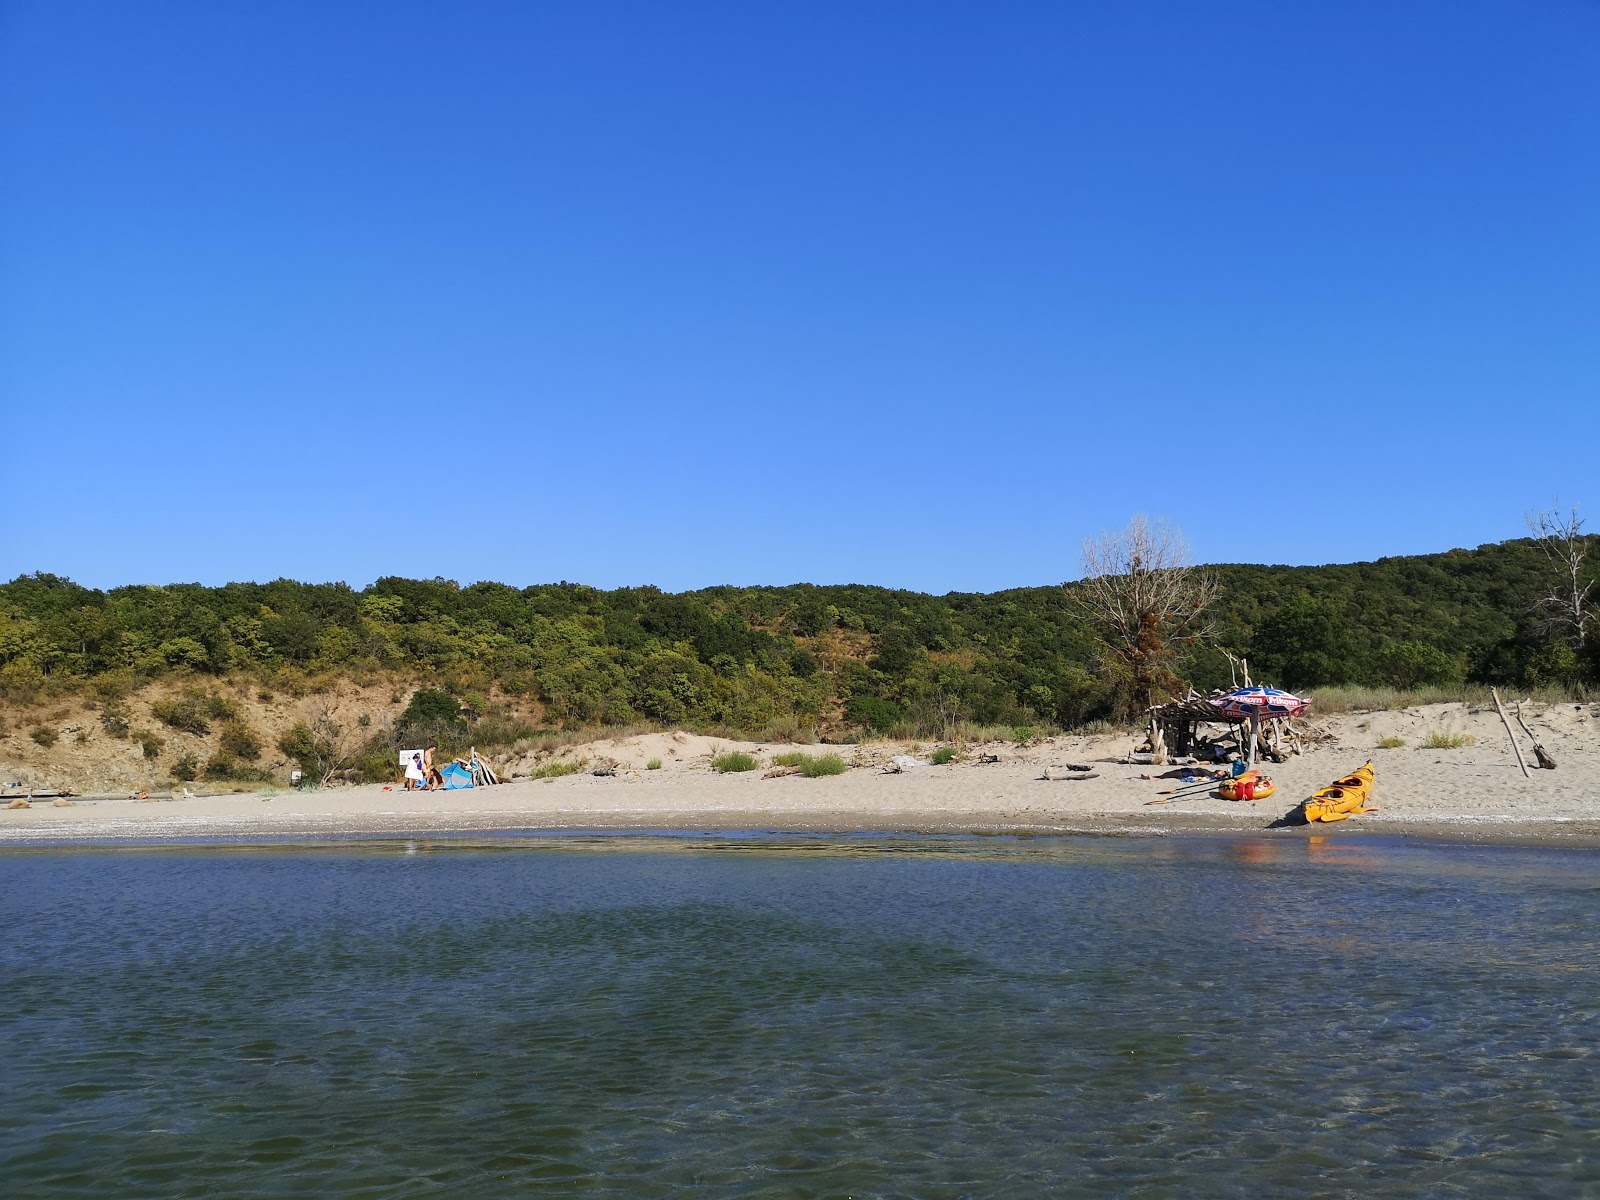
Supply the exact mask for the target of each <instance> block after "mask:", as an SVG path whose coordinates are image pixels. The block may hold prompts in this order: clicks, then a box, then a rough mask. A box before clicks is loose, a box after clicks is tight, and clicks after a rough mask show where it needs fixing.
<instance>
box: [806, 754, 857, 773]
mask: <svg viewBox="0 0 1600 1200" xmlns="http://www.w3.org/2000/svg"><path fill="white" fill-rule="evenodd" d="M849 769H850V768H849V767H848V766H846V765H845V761H844V759H842V758H840V757H839V756H838V755H837V754H819V755H818V756H817V757H815V758H810V757H808V758H807V759H806V760H805V762H803V763H801V764H800V774H802V775H804V776H805V777H806V778H807V779H820V778H821V777H822V776H824V775H843V774H844V773H845V772H846V771H848V770H849Z"/></svg>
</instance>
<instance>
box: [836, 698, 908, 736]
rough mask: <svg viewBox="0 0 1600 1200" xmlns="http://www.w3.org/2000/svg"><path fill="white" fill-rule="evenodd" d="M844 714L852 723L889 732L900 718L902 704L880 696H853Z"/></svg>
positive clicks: (880, 731) (881, 731) (878, 731)
mask: <svg viewBox="0 0 1600 1200" xmlns="http://www.w3.org/2000/svg"><path fill="white" fill-rule="evenodd" d="M844 715H845V720H847V721H849V722H851V723H852V724H855V725H863V726H865V727H866V728H868V729H871V730H874V731H875V732H877V733H887V732H888V731H889V729H890V728H891V727H892V726H893V725H894V724H895V723H896V722H897V721H899V720H900V706H899V705H897V704H895V703H894V702H893V701H890V700H884V699H882V698H881V697H879V696H852V697H851V698H850V703H849V704H848V705H846V706H845V710H844Z"/></svg>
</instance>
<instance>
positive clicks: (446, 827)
mask: <svg viewBox="0 0 1600 1200" xmlns="http://www.w3.org/2000/svg"><path fill="white" fill-rule="evenodd" d="M1532 723H1533V725H1534V728H1535V731H1536V732H1537V733H1538V735H1539V737H1540V739H1541V741H1543V743H1544V744H1545V746H1546V747H1547V748H1548V749H1549V750H1550V751H1551V752H1552V753H1553V754H1554V755H1555V757H1556V759H1557V760H1558V762H1559V764H1560V765H1559V767H1558V769H1556V770H1554V771H1540V770H1535V771H1534V772H1533V777H1532V779H1531V780H1524V779H1523V777H1522V774H1521V772H1520V771H1519V770H1518V768H1517V765H1516V762H1515V760H1514V759H1513V758H1512V755H1511V751H1510V747H1509V745H1508V743H1507V741H1506V737H1505V733H1504V730H1503V729H1502V728H1501V726H1500V722H1499V719H1498V718H1497V717H1496V716H1495V714H1494V712H1493V710H1492V709H1488V710H1478V709H1468V708H1466V707H1465V706H1462V705H1459V704H1457V705H1433V706H1428V707H1426V708H1419V709H1409V710H1400V711H1394V712H1376V713H1355V714H1343V715H1339V716H1334V717H1330V718H1324V719H1322V721H1321V724H1322V726H1323V727H1324V728H1325V729H1326V730H1327V731H1328V733H1329V734H1330V735H1331V737H1330V740H1328V741H1326V742H1324V743H1322V744H1320V745H1318V746H1316V747H1314V748H1312V749H1310V750H1308V752H1307V753H1306V754H1304V755H1302V756H1299V757H1294V758H1291V759H1290V760H1289V761H1288V762H1287V763H1284V764H1281V765H1272V764H1267V769H1268V771H1269V773H1270V774H1271V775H1272V776H1273V777H1274V778H1275V779H1276V780H1277V782H1278V785H1279V790H1278V793H1277V795H1275V796H1274V797H1272V798H1271V799H1268V800H1264V801H1260V802H1257V803H1254V804H1247V803H1229V802H1226V801H1222V800H1218V799H1214V798H1211V797H1201V798H1197V799H1186V800H1181V801H1179V802H1176V803H1169V804H1161V805H1155V806H1152V805H1148V804H1146V801H1148V800H1151V799H1153V798H1154V797H1155V795H1156V793H1157V791H1158V790H1159V789H1161V788H1164V787H1168V786H1171V785H1170V784H1169V783H1167V782H1151V781H1149V780H1144V779H1141V778H1140V775H1141V773H1144V772H1150V771H1159V770H1161V769H1162V768H1149V767H1140V766H1125V765H1118V764H1115V763H1113V762H1110V761H1107V760H1109V759H1113V758H1115V757H1117V756H1120V755H1122V754H1125V753H1126V752H1127V751H1128V750H1130V749H1131V747H1132V739H1131V738H1130V737H1128V736H1120V737H1117V736H1101V737H1093V738H1084V737H1079V738H1074V737H1061V738H1056V739H1051V740H1049V741H1046V742H1042V743H1039V744H1036V745H1033V746H1029V747H1025V748H1019V747H1012V746H999V745H995V746H988V747H981V748H980V747H969V748H968V749H969V752H971V753H977V752H980V751H986V752H989V753H994V754H998V755H999V756H1000V758H1001V761H1000V762H999V763H996V764H978V763H975V762H960V763H954V764H950V765H947V766H942V767H925V768H918V769H915V770H910V771H905V772H902V773H898V774H892V773H885V771H884V770H883V767H884V765H885V764H886V763H887V762H888V760H889V759H890V758H891V757H892V756H893V755H895V754H898V753H903V752H905V751H907V750H914V749H917V747H909V746H903V745H890V744H881V743H880V744H871V745H867V746H860V747H856V746H842V747H800V748H799V749H802V750H805V751H807V752H809V753H827V752H837V753H839V754H841V755H842V756H843V757H844V758H845V759H846V761H847V762H850V763H852V769H851V770H850V771H849V772H848V773H847V774H845V775H841V776H834V777H830V778H821V779H805V778H801V777H799V776H788V777H783V778H775V779H763V778H761V773H760V772H755V773H750V774H742V775H717V774H714V773H713V772H712V771H711V770H710V767H709V758H710V756H711V754H712V753H714V752H716V751H718V750H724V749H746V750H749V751H751V752H752V753H754V754H756V755H757V757H758V758H760V759H761V760H762V761H763V764H764V763H765V760H766V758H767V757H768V756H770V755H771V754H773V753H777V752H779V751H782V750H786V749H795V747H784V746H775V745H772V744H763V743H748V742H747V743H736V742H729V741H724V740H719V739H712V738H706V737H701V736H697V735H691V734H685V733H657V734H650V735H646V736H641V737H634V738H628V739H623V740H617V741H603V742H596V743H592V744H589V745H586V746H581V747H573V748H570V749H569V750H567V751H564V752H563V756H564V757H567V758H574V759H586V760H589V761H590V762H591V763H594V762H600V761H603V760H606V759H613V760H616V761H617V762H619V763H620V764H621V765H620V767H619V768H618V772H619V773H618V774H617V775H615V776H608V777H595V776H593V775H591V774H587V773H585V774H579V775H571V776H567V777H564V778H560V779H551V780H528V779H519V780H515V781H513V782H511V783H509V784H506V785H504V786H501V787H496V788H487V789H477V790H470V791H459V792H434V793H408V792H403V791H400V790H399V789H398V788H396V789H395V790H392V791H386V790H384V789H383V788H381V787H377V786H370V787H359V788H343V789H331V790H328V791H322V792H286V791H280V792H271V793H258V794H251V795H229V796H209V797H199V798H195V799H190V800H184V799H181V798H180V799H178V800H173V801H165V800H160V801H142V802H140V801H130V800H126V799H110V800H89V801H77V802H74V803H73V804H72V805H71V806H70V807H52V806H50V804H49V802H48V801H36V802H35V803H34V806H33V807H32V808H30V809H26V810H15V811H0V844H3V843H12V844H17V843H24V842H37V841H40V840H53V839H63V838H70V839H83V838H90V839H105V838H111V839H125V838H140V839H165V838H186V837H205V838H216V837H221V838H271V837H279V836H285V837H287V836H337V835H348V834H406V833H444V832H469V831H473V830H518V829H522V830H549V829H634V830H637V829H729V830H732V829H745V830H775V831H804V830H815V831H824V830H838V831H849V830H881V831H934V832H964V831H984V832H1005V831H1017V832H1021V831H1035V832H1040V833H1044V832H1068V831H1100V832H1118V831H1128V832H1143V833H1150V834H1158V833H1181V832H1185V831H1212V830H1239V831H1244V830H1261V829H1264V828H1265V827H1266V826H1267V825H1268V824H1269V823H1271V822H1272V821H1273V820H1274V819H1275V818H1277V817H1280V816H1282V815H1283V814H1284V813H1285V812H1287V811H1288V810H1290V809H1291V808H1293V807H1294V805H1295V804H1296V803H1297V802H1298V801H1299V800H1300V799H1302V798H1304V797H1305V796H1306V795H1307V794H1308V793H1309V792H1310V791H1311V790H1312V789H1313V788H1315V787H1317V786H1319V785H1321V784H1323V783H1327V782H1329V781H1330V780H1332V779H1333V778H1335V777H1336V776H1338V775H1340V774H1342V773H1344V772H1345V771H1347V770H1349V769H1351V768H1353V767H1355V766H1358V765H1360V764H1361V763H1362V762H1364V761H1366V760H1367V759H1369V758H1370V759H1372V760H1373V761H1374V763H1375V765H1376V769H1377V779H1378V783H1377V789H1376V793H1375V797H1374V803H1375V804H1376V805H1377V806H1378V808H1379V810H1380V811H1378V812H1376V813H1372V814H1368V815H1366V816H1362V817H1359V818H1356V819H1353V820H1349V821H1344V822H1341V823H1340V824H1338V825H1331V826H1318V827H1315V828H1313V829H1312V830H1311V832H1313V833H1326V834H1337V835H1346V834H1351V833H1363V832H1364V833H1407V834H1432V835H1442V836H1452V837H1468V838H1484V839H1492V840H1508V839H1520V838H1534V839H1557V840H1562V841H1582V842H1585V843H1587V842H1591V841H1594V842H1600V706H1591V705H1583V706H1575V705H1563V706H1551V707H1548V708H1540V709H1538V710H1537V711H1536V712H1535V713H1534V714H1533V716H1532ZM1434 731H1453V732H1460V733H1466V734H1469V735H1471V736H1472V737H1473V738H1475V739H1476V741H1475V744H1473V745H1470V746H1466V747H1463V748H1460V749H1445V750H1427V749H1420V748H1417V747H1419V746H1420V744H1421V742H1422V741H1423V740H1424V739H1425V738H1426V736H1427V734H1428V733H1429V732H1434ZM1384 736H1398V737H1403V738H1405V739H1406V742H1407V746H1406V747H1405V748H1403V749H1393V750H1378V749H1376V745H1377V741H1378V739H1379V738H1381V737H1384ZM920 748H921V749H922V750H924V751H925V750H927V749H929V748H930V747H929V745H928V744H924V745H923V746H922V747H920ZM651 758H660V759H661V760H662V763H663V766H662V768H661V769H660V770H656V771H648V770H645V769H644V767H645V764H646V762H647V761H648V760H649V759H651ZM1530 758H1531V755H1530ZM1069 762H1079V763H1092V764H1093V766H1094V769H1095V770H1096V771H1097V772H1098V773H1099V777H1098V778H1095V779H1091V780H1086V781H1080V782H1067V781H1053V782H1046V781H1043V780H1041V779H1040V776H1041V774H1043V773H1044V771H1045V769H1046V768H1048V767H1051V766H1060V765H1064V764H1066V763H1069ZM511 765H512V766H513V767H516V766H517V765H518V764H511ZM1305 833H1306V830H1305V828H1303V827H1302V828H1300V829H1298V830H1297V829H1287V830H1282V831H1277V832H1276V833H1275V834H1274V836H1304V835H1305Z"/></svg>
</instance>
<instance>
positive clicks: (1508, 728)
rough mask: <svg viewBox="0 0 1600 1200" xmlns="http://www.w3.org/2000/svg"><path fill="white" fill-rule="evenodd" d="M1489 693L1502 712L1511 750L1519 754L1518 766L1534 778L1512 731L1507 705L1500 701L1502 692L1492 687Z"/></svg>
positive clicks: (1526, 777) (1525, 776) (1496, 707)
mask: <svg viewBox="0 0 1600 1200" xmlns="http://www.w3.org/2000/svg"><path fill="white" fill-rule="evenodd" d="M1489 695H1491V696H1493V697H1494V710H1495V712H1497V713H1499V714H1500V724H1502V725H1504V726H1505V727H1506V736H1507V737H1508V738H1510V739H1511V750H1512V753H1514V754H1515V755H1516V756H1517V766H1519V767H1521V768H1522V777H1523V778H1524V779H1532V778H1533V776H1531V775H1529V774H1528V764H1527V762H1526V761H1525V760H1524V759H1523V757H1522V747H1521V746H1519V745H1517V735H1516V734H1514V733H1512V732H1511V721H1510V719H1509V718H1508V717H1507V716H1506V709H1505V705H1503V704H1501V703H1500V693H1499V692H1497V691H1495V690H1494V689H1493V688H1490V689H1489Z"/></svg>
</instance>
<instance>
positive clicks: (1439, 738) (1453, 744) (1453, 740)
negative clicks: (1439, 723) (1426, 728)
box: [1422, 729, 1478, 750]
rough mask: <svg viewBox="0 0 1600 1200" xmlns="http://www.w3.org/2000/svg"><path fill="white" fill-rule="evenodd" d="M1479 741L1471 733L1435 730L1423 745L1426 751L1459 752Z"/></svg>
mask: <svg viewBox="0 0 1600 1200" xmlns="http://www.w3.org/2000/svg"><path fill="white" fill-rule="evenodd" d="M1477 740H1478V739H1477V738H1475V737H1473V736H1472V735H1471V734H1470V733H1456V732H1454V731H1453V730H1449V729H1435V730H1434V731H1433V732H1432V733H1430V734H1429V735H1428V737H1427V740H1426V741H1424V742H1423V743H1422V748H1423V749H1424V750H1459V749H1461V747H1463V746H1470V745H1472V744H1473V743H1474V742H1476V741H1477Z"/></svg>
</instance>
